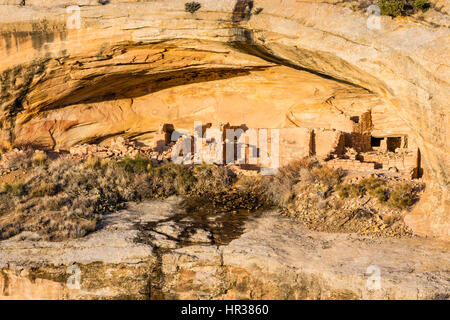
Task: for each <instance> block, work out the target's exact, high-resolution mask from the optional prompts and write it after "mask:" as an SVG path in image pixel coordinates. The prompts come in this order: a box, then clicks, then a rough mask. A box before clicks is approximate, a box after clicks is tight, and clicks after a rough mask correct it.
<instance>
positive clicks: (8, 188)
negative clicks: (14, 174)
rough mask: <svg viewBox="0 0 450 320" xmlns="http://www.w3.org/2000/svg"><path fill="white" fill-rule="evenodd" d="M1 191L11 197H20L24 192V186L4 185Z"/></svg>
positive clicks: (18, 184)
mask: <svg viewBox="0 0 450 320" xmlns="http://www.w3.org/2000/svg"><path fill="white" fill-rule="evenodd" d="M3 191H4V192H6V193H8V194H10V195H13V196H20V195H22V193H23V192H24V186H23V184H22V183H20V182H19V183H12V184H11V183H5V184H4V185H3Z"/></svg>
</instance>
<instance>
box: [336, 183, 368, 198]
mask: <svg viewBox="0 0 450 320" xmlns="http://www.w3.org/2000/svg"><path fill="white" fill-rule="evenodd" d="M336 191H337V193H338V195H339V197H341V198H359V197H362V196H363V195H364V188H363V187H362V186H360V185H357V184H340V185H337V186H336Z"/></svg>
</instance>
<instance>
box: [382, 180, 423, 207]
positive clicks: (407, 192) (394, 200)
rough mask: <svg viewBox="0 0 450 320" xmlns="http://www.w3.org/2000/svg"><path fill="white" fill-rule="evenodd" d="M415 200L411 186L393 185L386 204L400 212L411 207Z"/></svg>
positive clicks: (405, 184)
mask: <svg viewBox="0 0 450 320" xmlns="http://www.w3.org/2000/svg"><path fill="white" fill-rule="evenodd" d="M415 200H416V199H415V195H414V192H413V188H412V186H411V185H410V184H408V183H402V184H398V185H395V186H394V187H393V189H392V190H390V192H389V199H388V201H387V204H388V205H389V206H391V207H393V208H397V209H400V210H402V209H406V208H408V207H410V206H412V205H413V204H414V202H415Z"/></svg>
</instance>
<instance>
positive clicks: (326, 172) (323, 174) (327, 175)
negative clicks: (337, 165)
mask: <svg viewBox="0 0 450 320" xmlns="http://www.w3.org/2000/svg"><path fill="white" fill-rule="evenodd" d="M311 173H312V175H313V177H314V179H315V181H317V182H319V183H321V184H323V185H324V186H326V187H329V188H331V187H334V186H336V185H337V184H338V183H340V182H341V179H342V177H343V173H342V172H341V171H340V170H334V169H332V168H329V167H326V166H323V167H320V168H315V169H314V170H312V172H311Z"/></svg>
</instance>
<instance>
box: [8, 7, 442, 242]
mask: <svg viewBox="0 0 450 320" xmlns="http://www.w3.org/2000/svg"><path fill="white" fill-rule="evenodd" d="M19 2H20V1H9V0H8V1H0V22H1V23H0V33H1V37H0V59H1V60H0V61H1V63H0V75H1V93H0V104H1V111H0V118H1V120H2V134H3V141H4V142H5V143H12V142H14V143H27V142H28V143H36V144H41V145H48V146H53V147H56V148H67V147H69V146H71V145H73V144H77V143H81V142H97V141H103V140H105V139H107V138H108V137H111V136H115V135H125V136H128V137H132V138H133V137H135V138H140V139H142V140H143V141H145V140H146V139H151V136H152V132H154V131H155V130H156V128H157V126H158V124H160V123H162V122H169V123H173V124H175V125H176V126H180V127H187V128H191V127H192V122H193V120H203V121H205V122H206V121H208V122H216V123H219V122H230V123H233V124H243V123H244V124H248V125H249V126H254V125H257V126H258V127H272V128H282V127H289V126H295V125H299V121H300V122H302V121H303V123H305V122H307V119H308V117H305V114H307V113H310V114H313V115H314V114H316V115H319V116H315V120H314V121H319V120H320V121H321V125H324V126H326V124H327V121H328V123H330V122H332V121H333V119H338V121H337V122H339V116H336V117H333V116H330V115H329V114H330V111H331V113H332V112H336V113H340V112H343V113H344V114H345V115H352V114H353V113H354V112H362V111H365V110H367V109H375V110H380V109H381V110H385V112H384V113H382V114H383V115H385V116H386V118H388V119H389V120H390V121H391V122H387V124H386V125H385V127H386V128H388V127H392V125H391V124H392V123H394V124H396V126H397V125H398V126H400V127H406V128H407V130H410V131H411V133H412V135H413V136H414V138H415V140H416V141H417V144H418V146H419V148H420V150H421V153H422V155H423V165H424V167H425V169H426V170H425V174H426V179H427V182H428V188H427V194H426V195H425V197H424V200H423V201H421V205H420V206H419V207H418V208H417V209H416V212H415V214H413V215H411V216H410V217H409V218H408V222H409V224H410V225H411V226H412V227H413V228H414V230H415V231H417V232H419V233H422V234H426V235H430V236H434V235H437V236H440V237H442V238H446V239H449V230H450V228H449V215H448V212H449V211H450V210H449V208H450V207H449V201H450V199H449V195H448V174H447V172H448V170H449V167H450V160H449V159H450V158H449V144H448V139H447V136H448V109H449V105H448V100H449V96H448V95H449V92H450V90H449V83H448V79H449V78H450V77H449V75H450V68H449V66H448V62H447V61H448V58H449V51H448V47H449V44H450V32H449V29H448V26H449V25H450V22H449V17H448V10H449V9H448V3H447V2H445V1H444V2H442V1H435V3H436V6H437V8H440V9H439V10H434V9H433V10H429V11H428V12H427V13H425V14H423V16H422V18H421V19H418V18H397V19H391V18H389V17H381V18H380V26H381V27H380V28H379V29H371V28H368V24H367V21H368V15H365V14H364V13H362V12H358V11H353V10H351V9H350V8H348V7H345V6H344V5H343V4H341V3H338V2H337V1H332V0H330V1H312V0H311V1H295V0H289V1H278V0H266V1H264V0H257V1H253V7H254V8H257V7H258V8H263V11H262V12H260V13H259V14H252V13H251V12H250V11H249V7H250V3H249V1H244V0H239V1H236V0H225V1H209V0H203V1H201V4H202V7H201V9H200V10H199V11H197V12H195V13H193V14H191V13H188V12H185V10H184V4H185V2H186V1H178V0H171V1H144V2H136V1H110V4H108V5H99V4H98V3H97V1H80V2H78V1H37V0H34V1H31V0H29V1H26V6H21V7H20V6H18V4H19ZM75 4H78V5H80V6H81V11H80V16H81V25H80V26H81V28H80V29H68V28H67V24H66V22H67V19H68V18H70V17H71V15H73V12H72V13H68V12H67V11H66V6H68V5H75ZM239 8H241V9H242V8H244V9H243V10H241V9H239ZM330 101H332V103H331V105H330ZM305 110H306V111H305ZM320 110H323V111H320ZM337 110H340V112H339V111H337ZM323 115H325V116H323ZM327 117H328V119H327ZM311 118H314V117H310V118H309V119H311ZM317 119H319V120H317ZM314 121H313V122H314ZM324 123H325V124H324ZM380 123H384V121H380ZM313 125H315V124H313ZM342 125H345V123H344V122H342ZM381 130H383V125H382V126H381ZM394 131H395V130H394Z"/></svg>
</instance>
